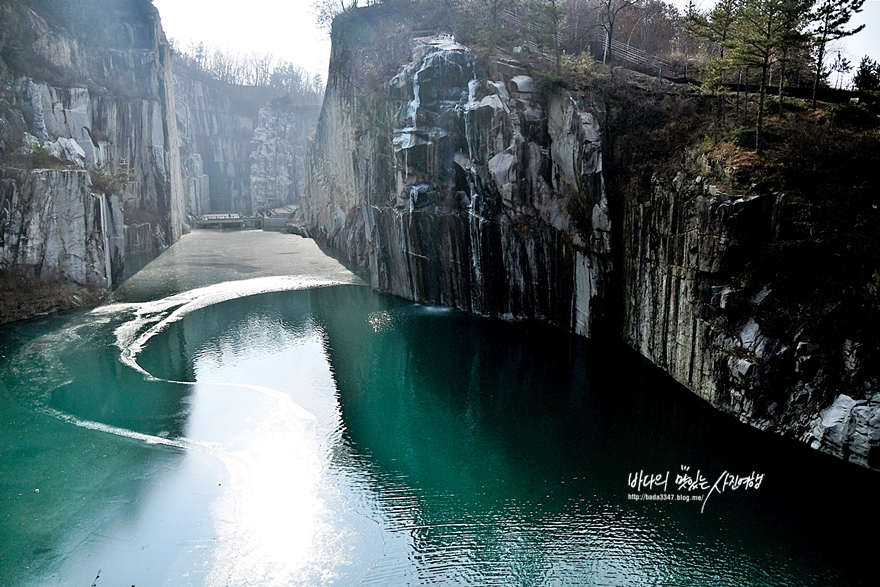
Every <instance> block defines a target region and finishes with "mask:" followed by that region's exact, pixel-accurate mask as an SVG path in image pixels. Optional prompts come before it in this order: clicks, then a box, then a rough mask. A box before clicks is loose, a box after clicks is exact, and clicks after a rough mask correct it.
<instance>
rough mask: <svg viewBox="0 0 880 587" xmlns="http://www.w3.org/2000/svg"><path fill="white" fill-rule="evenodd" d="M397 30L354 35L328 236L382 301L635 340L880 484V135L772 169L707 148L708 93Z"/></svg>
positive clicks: (721, 402) (339, 78)
mask: <svg viewBox="0 0 880 587" xmlns="http://www.w3.org/2000/svg"><path fill="white" fill-rule="evenodd" d="M389 30H394V31H396V30H397V29H394V28H389V26H388V24H387V21H385V20H383V17H382V16H381V14H380V12H379V11H376V10H373V11H369V10H363V11H355V12H353V13H349V14H346V15H343V16H342V17H339V18H337V20H336V22H335V23H334V30H333V44H332V56H331V67H330V76H329V78H328V86H327V92H326V95H325V102H324V106H323V110H322V113H321V116H320V119H319V123H318V128H317V131H316V134H315V138H314V142H313V144H312V147H311V152H310V158H309V184H308V191H307V194H306V197H305V198H304V200H303V205H302V210H303V214H304V221H305V225H306V230H307V231H308V232H309V234H311V235H313V236H315V237H316V238H318V239H319V240H323V241H324V242H326V243H328V244H330V245H331V246H333V247H336V248H337V249H340V250H341V251H342V252H343V253H344V254H345V255H346V256H347V257H348V258H349V259H351V261H352V262H354V263H357V264H359V265H361V266H365V267H368V268H369V273H370V278H371V284H372V287H373V288H374V289H376V290H378V291H381V292H385V293H389V294H393V295H397V296H402V297H405V298H408V299H411V300H414V301H417V302H421V303H426V304H441V305H446V306H451V307H456V308H460V309H463V310H467V311H470V312H474V313H477V314H482V315H487V316H500V317H506V318H512V319H539V320H544V321H547V322H550V323H552V324H555V325H556V326H558V327H560V328H561V329H563V330H566V331H570V332H573V333H576V334H580V335H584V336H588V337H591V338H594V339H596V340H602V341H607V342H609V343H612V342H614V343H616V342H618V341H620V342H622V343H624V344H626V345H628V346H629V347H631V348H633V349H635V350H636V351H638V352H639V353H641V354H642V355H643V356H644V357H646V358H647V359H648V360H650V361H651V362H653V363H655V364H656V365H658V366H659V367H661V368H662V369H664V370H665V371H666V372H668V373H669V374H670V375H671V376H672V377H674V378H675V379H676V380H677V381H679V382H680V383H681V384H682V385H684V386H685V387H687V388H688V389H690V390H691V391H692V392H694V393H695V394H697V395H699V396H700V397H702V398H704V399H705V400H706V401H707V402H709V403H710V404H712V405H713V406H715V407H716V408H718V409H720V410H722V411H725V412H727V413H730V414H731V415H733V416H734V417H736V418H738V419H739V420H741V421H742V422H745V423H747V424H749V425H751V426H754V427H757V428H759V429H762V430H767V431H772V432H775V433H778V434H781V435H784V436H787V437H790V438H793V439H796V440H798V441H800V442H804V443H807V444H808V445H810V446H811V447H813V448H815V449H817V450H820V451H823V452H826V453H829V454H832V455H835V456H838V457H840V458H844V459H847V460H849V461H852V462H854V463H857V464H859V465H862V466H866V467H871V468H880V452H878V450H880V449H878V446H880V387H878V378H877V370H876V367H875V365H876V364H877V363H876V358H877V348H878V345H877V339H876V335H875V334H874V333H875V332H876V330H875V329H874V328H872V327H871V326H870V325H874V326H876V325H877V317H878V315H877V308H878V305H877V301H878V300H877V297H876V292H877V287H876V281H877V278H876V273H874V268H875V267H877V253H876V251H877V249H876V248H875V247H873V244H872V243H874V241H875V240H876V237H875V236H873V233H872V231H870V230H869V229H868V228H867V227H868V226H870V225H871V222H876V214H877V213H876V209H877V208H876V206H877V202H875V201H874V200H875V199H876V195H875V194H876V193H877V190H876V188H877V183H876V182H877V178H876V174H874V175H871V173H872V172H867V175H866V172H865V171H864V169H867V168H868V167H870V166H869V165H864V163H865V162H866V161H867V159H866V157H867V158H868V159H869V158H870V156H871V155H870V153H871V152H874V153H876V148H877V138H876V133H875V132H874V131H864V132H863V131H850V130H846V129H838V128H836V127H833V125H832V124H831V123H830V122H828V121H826V120H814V119H810V122H809V123H806V122H804V123H798V124H797V125H800V132H802V133H803V135H804V136H801V137H799V138H797V141H795V142H794V145H793V146H792V145H789V144H784V145H782V146H781V147H780V148H778V149H777V151H776V155H774V157H775V159H773V158H767V157H769V156H767V157H765V158H763V159H762V158H756V156H755V155H754V153H752V154H749V153H748V151H747V150H744V149H742V148H741V147H739V146H737V145H736V144H734V143H731V142H725V141H724V140H719V141H710V140H708V139H707V138H704V137H705V134H701V133H704V132H705V131H703V130H702V129H703V128H705V126H702V127H701V124H702V123H703V122H704V121H706V120H710V119H711V113H712V112H713V110H712V107H711V103H709V102H708V100H707V98H703V97H701V96H700V95H698V94H696V93H694V92H693V91H691V89H690V88H689V87H687V86H686V85H679V84H673V83H670V82H666V81H664V80H658V79H656V78H648V77H646V76H642V75H640V74H636V73H633V72H624V71H622V70H611V69H602V68H597V70H596V71H595V72H594V74H593V75H592V76H591V77H590V79H588V80H582V81H581V82H579V83H558V81H554V80H553V79H552V76H546V75H542V71H541V70H542V69H543V70H547V69H552V64H549V63H547V64H545V65H544V66H543V68H542V67H541V66H540V65H538V66H537V67H536V65H535V63H534V62H532V63H527V62H524V61H518V60H517V59H516V58H515V57H513V56H511V55H508V56H507V57H505V56H504V55H498V56H496V57H490V58H485V56H484V57H480V58H478V57H477V56H476V55H475V54H474V52H473V51H471V50H470V49H469V48H468V47H465V46H463V45H461V44H459V43H457V42H456V41H455V40H454V39H453V38H452V37H451V36H449V35H444V34H443V31H433V32H432V34H429V35H425V34H424V33H413V34H411V35H410V36H409V37H406V36H405V35H403V37H406V38H405V42H398V44H397V45H395V46H393V47H389V46H388V44H389V38H391V35H389V33H388V31H389ZM413 30H419V29H418V28H415V27H414V28H413ZM378 47H381V51H380V50H379V49H377V48H378ZM380 52H381V53H383V54H385V55H390V56H391V58H390V59H389V61H393V60H394V58H397V59H398V62H399V63H402V64H403V65H401V66H399V67H396V68H393V67H385V68H384V69H383V68H382V67H380V66H377V59H376V55H377V54H378V53H380ZM380 65H381V63H380ZM548 77H549V78H550V79H549V83H548ZM813 118H815V117H813ZM780 124H782V122H780ZM797 125H794V126H797ZM805 125H806V126H805ZM810 125H812V126H810ZM823 125H824V126H823ZM807 126H809V127H810V128H807ZM810 130H815V133H814V134H812V133H810V132H809V131H810ZM847 133H849V134H847ZM856 145H860V146H856ZM817 153H821V154H817ZM808 170H809V171H808ZM828 174H831V175H832V176H833V177H832V181H828V179H829V178H828V177H826V175H828ZM841 178H846V179H845V180H842V179H841ZM871 185H873V186H874V187H873V188H870V187H868V188H866V186H871ZM841 193H845V194H846V197H845V198H840V199H841V200H844V199H845V200H846V202H845V204H844V203H843V202H842V201H840V202H838V201H835V200H834V199H833V198H834V197H835V194H841ZM830 217H834V218H835V221H836V222H838V223H839V224H838V225H836V226H833V227H831V226H828V223H827V220H828V218H830ZM844 235H845V236H844ZM872 284H873V285H872Z"/></svg>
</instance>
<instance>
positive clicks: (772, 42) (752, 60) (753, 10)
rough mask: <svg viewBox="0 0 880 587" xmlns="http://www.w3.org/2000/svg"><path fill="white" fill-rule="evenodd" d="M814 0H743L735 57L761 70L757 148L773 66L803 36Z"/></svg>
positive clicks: (761, 140) (760, 147) (761, 145)
mask: <svg viewBox="0 0 880 587" xmlns="http://www.w3.org/2000/svg"><path fill="white" fill-rule="evenodd" d="M812 1H813V0H742V2H741V3H740V5H739V9H738V10H737V17H736V26H735V28H734V31H733V38H732V40H731V47H732V49H733V51H732V58H733V59H734V60H736V61H737V62H738V63H739V64H741V65H745V66H752V67H757V68H758V69H759V70H760V72H761V81H760V90H759V99H758V121H757V128H756V132H755V150H756V151H757V152H758V153H761V152H762V150H763V148H764V137H763V129H764V98H765V96H766V94H767V78H768V73H769V71H770V66H771V64H773V63H774V62H775V61H776V60H778V59H779V58H780V57H781V56H782V55H783V54H784V52H785V51H786V50H787V48H788V47H791V46H792V44H793V43H795V42H797V40H798V39H800V38H802V37H801V35H800V31H801V30H802V28H803V27H804V25H805V24H806V17H807V14H808V12H809V9H810V6H811V5H812Z"/></svg>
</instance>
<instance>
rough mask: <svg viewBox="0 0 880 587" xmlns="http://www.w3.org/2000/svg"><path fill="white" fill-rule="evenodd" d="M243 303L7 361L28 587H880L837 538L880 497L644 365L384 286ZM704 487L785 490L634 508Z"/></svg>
mask: <svg viewBox="0 0 880 587" xmlns="http://www.w3.org/2000/svg"><path fill="white" fill-rule="evenodd" d="M261 283H263V282H261ZM265 283H269V282H265ZM265 283H263V285H265ZM272 283H274V282H272ZM219 287H220V289H211V288H208V289H207V290H205V291H206V292H208V293H205V294H198V295H197V294H184V295H185V296H190V297H189V298H187V299H188V300H189V301H188V302H187V303H186V304H183V305H181V304H180V303H177V302H175V303H171V302H168V300H170V299H171V298H168V299H166V300H162V301H159V302H157V303H154V304H153V305H150V304H144V305H129V306H124V305H123V306H117V307H115V309H113V307H111V308H110V309H105V310H102V311H99V312H96V313H94V314H91V315H85V316H83V317H80V318H78V319H75V320H73V321H71V322H66V323H65V322H64V321H57V322H56V324H55V326H54V327H53V326H52V325H51V322H52V321H49V322H48V323H47V324H48V325H44V326H41V327H40V328H42V330H40V328H37V327H36V326H33V328H34V329H35V330H34V331H33V332H32V333H31V334H30V335H28V336H30V339H29V340H22V341H21V343H20V344H18V346H15V345H12V346H10V345H7V346H6V348H5V349H4V354H6V358H5V359H3V361H4V362H3V369H2V381H3V383H4V384H5V385H6V387H5V388H2V389H0V392H2V393H0V399H2V400H3V402H4V403H3V406H4V410H5V412H4V417H5V419H4V421H3V429H2V432H3V437H2V438H3V439H4V446H7V447H11V450H9V451H6V452H4V457H3V460H2V461H0V465H2V467H3V469H2V473H3V476H4V482H5V483H6V484H7V485H6V486H7V488H8V489H10V490H11V492H12V493H16V494H19V495H20V496H21V497H20V498H19V500H18V501H13V502H6V503H5V504H3V505H2V506H0V508H2V509H0V515H3V516H4V519H7V520H20V521H21V522H20V523H17V524H10V525H8V526H7V528H8V530H7V531H6V532H4V537H3V539H2V541H0V555H2V557H3V561H4V564H3V568H2V572H0V579H2V581H0V582H3V583H6V584H10V585H31V584H40V585H53V584H57V585H79V584H87V583H88V582H89V581H92V580H93V578H94V573H95V571H96V570H97V568H99V567H100V568H102V569H103V571H102V581H106V582H107V583H108V584H111V583H113V584H142V583H143V584H163V583H165V584H174V585H212V586H213V585H249V584H260V585H279V586H281V585H310V586H311V585H321V584H330V583H333V584H341V585H420V584H425V583H438V584H448V585H468V584H471V585H523V586H526V585H528V586H531V585H602V584H613V585H633V586H635V585H681V584H688V585H707V586H708V585H712V586H716V585H731V586H733V585H737V586H740V585H813V584H839V585H860V584H864V585H868V584H872V583H871V582H870V581H869V580H868V578H869V577H870V575H869V573H868V568H867V566H868V565H867V562H865V563H864V564H862V561H870V560H871V559H870V558H868V556H867V553H866V552H865V549H867V548H868V546H860V545H859V544H855V543H852V544H848V543H847V541H846V540H843V539H841V540H836V541H834V542H833V543H831V544H829V543H827V542H826V541H825V540H824V539H823V538H822V537H825V536H838V537H845V536H849V535H851V534H850V532H851V526H852V525H853V524H854V523H855V522H854V521H853V518H852V514H851V512H852V504H851V503H850V502H849V498H850V496H851V495H852V494H853V492H854V491H856V490H858V491H860V492H862V494H867V495H872V494H873V493H872V492H874V491H876V490H877V488H878V487H877V485H878V483H877V481H876V479H875V476H874V475H872V474H870V473H869V472H867V471H863V470H860V469H859V470H857V469H855V468H853V467H847V466H844V464H843V463H840V462H837V461H834V460H833V459H829V458H824V457H823V456H822V455H817V454H816V453H814V452H812V451H810V450H809V449H807V448H805V447H802V446H799V445H796V444H792V443H789V442H786V441H783V440H782V439H779V438H777V437H775V436H772V435H766V434H761V433H759V432H757V431H754V430H752V429H750V428H747V427H745V426H742V425H740V424H739V423H737V422H735V421H732V420H731V419H729V418H727V417H725V416H723V415H721V414H718V413H717V412H715V411H714V410H712V409H711V408H710V407H708V406H707V405H706V404H704V403H703V402H701V401H700V400H698V399H697V398H695V397H694V396H693V395H691V394H690V393H688V392H687V391H686V390H683V389H682V388H680V387H679V386H677V385H675V384H673V383H671V382H670V380H669V378H668V377H666V376H664V375H662V374H661V373H660V372H659V371H658V370H657V369H655V368H653V367H650V366H649V365H648V364H647V363H646V362H644V361H642V360H640V359H638V358H637V357H636V356H635V355H634V354H633V353H631V352H629V351H626V350H624V349H619V348H599V347H597V346H596V345H594V344H592V343H590V342H589V341H586V340H584V339H582V338H579V337H574V336H568V335H565V334H561V333H560V332H559V331H558V330H555V329H552V328H550V327H547V326H545V325H541V324H537V323H531V322H514V323H511V322H504V321H500V320H488V319H482V318H475V317H472V316H468V315H465V314H462V313H459V312H455V311H450V310H443V309H438V308H432V307H424V306H419V305H414V304H411V303H409V302H404V301H402V300H399V299H396V298H387V297H381V296H378V295H376V294H374V293H372V292H371V291H369V289H367V288H365V287H357V286H334V287H323V288H315V289H308V290H299V291H275V292H267V293H260V294H259V295H251V294H255V293H256V292H257V291H261V290H260V288H256V287H252V286H248V285H243V286H241V288H242V289H241V291H240V292H238V293H235V292H233V293H230V292H229V291H226V290H223V289H222V288H223V287H225V286H219ZM248 287H251V289H250V290H249V289H248ZM261 287H263V286H262V285H261ZM279 288H281V287H280V286H279ZM281 289H283V288H281ZM262 291H265V288H264V289H263V290H262ZM218 292H219V294H218ZM215 294H217V295H216V296H215V297H213V298H212V297H211V296H212V295H215ZM220 294H222V295H220ZM138 324H139V326H137V327H135V326H133V325H138ZM24 330H26V329H24ZM24 330H23V331H24ZM23 331H22V332H23ZM21 336H23V337H24V338H25V339H26V338H28V336H24V334H22V335H21ZM121 341H127V342H125V343H124V344H122V343H121ZM117 345H118V347H117ZM13 347H15V348H13ZM120 353H121V355H120ZM53 365H55V366H57V372H54V373H53V371H52V366H53ZM53 377H54V379H53ZM52 381H54V383H51V382H52ZM47 382H49V383H47ZM46 389H52V390H53V391H52V392H51V393H50V394H49V395H46V394H45V393H42V392H40V390H44V391H45V390H46ZM29 390H30V391H29ZM8 398H14V400H15V402H14V403H13V402H9V401H7V399H8ZM22 407H24V408H25V409H24V410H23V409H22ZM7 408H8V410H7ZM31 430H36V431H38V433H39V434H40V435H41V436H40V437H38V438H32V437H30V436H29V435H28V434H29V432H28V431H31ZM35 443H36V444H39V447H37V448H34V446H35ZM89 446H91V449H90V448H88V447H89ZM4 450H5V449H4ZM71 450H72V451H73V452H71ZM93 453H94V454H93ZM108 455H109V458H108ZM682 465H685V466H690V467H691V468H692V470H691V473H695V472H696V470H697V469H699V470H701V471H702V473H703V474H704V475H705V476H706V477H707V478H708V479H709V482H710V483H712V482H714V481H715V480H716V479H717V478H718V476H719V475H721V474H722V473H723V472H725V471H727V472H730V473H734V474H742V475H748V474H750V473H752V472H753V471H754V472H758V473H762V474H764V475H765V479H764V481H763V483H762V484H761V485H760V487H758V488H752V489H750V490H745V489H739V490H737V491H733V490H727V491H724V492H723V493H717V494H715V495H712V496H711V498H710V500H709V501H708V502H707V503H706V507H705V510H704V512H703V513H701V505H700V503H698V502H691V503H684V502H680V501H679V502H676V501H672V502H654V501H651V502H642V501H635V500H632V499H630V498H629V497H630V495H631V494H633V493H660V490H658V489H656V488H654V490H653V491H652V490H647V489H642V490H641V491H637V490H634V489H632V488H630V487H629V486H628V481H629V480H630V479H631V478H632V474H633V473H639V472H644V473H645V474H654V473H665V472H669V473H670V474H671V476H672V478H673V480H674V478H675V476H676V474H678V473H680V472H681V471H682V469H681V467H682ZM55 466H58V468H59V469H61V470H63V471H65V472H64V474H63V479H61V477H58V475H57V474H56V473H54V472H53V467H55ZM96 471H97V472H99V473H100V478H99V479H98V480H96V479H95V478H94V477H93V475H94V472H96ZM56 477H58V478H57V479H56ZM8 479H11V480H14V481H6V480H8ZM108 480H112V483H109V482H108ZM34 487H40V488H41V492H40V493H39V494H35V493H34V490H33V488H34ZM666 493H669V494H674V493H679V494H683V493H687V492H686V491H681V490H678V489H676V488H675V487H674V484H673V482H672V481H670V482H669V484H668V487H667V488H666ZM693 493H701V492H693ZM702 493H705V492H702ZM25 495H27V498H25V497H23V496H25ZM35 496H36V497H35ZM36 499H43V500H45V501H44V502H38V501H36ZM858 507H859V516H858V519H859V523H861V524H864V525H866V526H867V527H871V526H872V525H873V524H874V523H875V522H876V521H877V520H878V519H880V516H878V513H877V506H876V505H875V504H870V503H859V506H858ZM31 519H37V520H42V521H34V522H25V520H31ZM11 560H27V561H29V562H30V563H31V566H32V568H34V569H38V571H23V570H22V571H19V570H15V568H14V567H12V566H10V565H7V564H6V562H8V561H11ZM96 561H97V562H96ZM84 581H85V583H84Z"/></svg>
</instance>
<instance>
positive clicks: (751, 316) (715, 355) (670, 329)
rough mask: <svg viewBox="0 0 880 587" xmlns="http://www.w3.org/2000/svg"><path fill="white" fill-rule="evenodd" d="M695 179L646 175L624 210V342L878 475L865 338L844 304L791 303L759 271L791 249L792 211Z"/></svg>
mask: <svg viewBox="0 0 880 587" xmlns="http://www.w3.org/2000/svg"><path fill="white" fill-rule="evenodd" d="M704 163H705V161H704ZM695 167H696V166H695ZM702 167H703V168H704V169H705V167H706V166H705V165H703V166H702ZM700 171H701V169H700V168H696V169H693V170H691V172H690V173H688V172H686V171H682V172H680V173H679V174H678V175H677V176H676V177H674V178H673V179H672V180H668V179H661V177H660V176H659V175H658V176H655V180H654V185H653V190H652V191H651V193H650V194H642V195H633V197H630V198H627V199H626V201H625V202H624V203H623V208H624V215H623V216H624V226H623V231H622V235H623V257H624V260H623V267H622V272H621V275H622V281H623V299H622V301H623V308H624V312H623V323H622V335H623V339H624V341H625V342H626V343H627V344H629V345H630V346H631V347H633V348H634V349H636V350H638V351H639V352H640V353H642V354H643V355H644V356H645V357H647V358H648V359H650V360H651V361H653V362H654V363H655V364H657V365H658V366H660V367H662V368H663V369H665V370H666V371H667V372H669V373H670V374H671V375H672V376H673V377H674V378H675V379H677V380H678V381H679V382H681V383H682V384H684V385H685V386H686V387H688V388H689V389H691V390H693V391H694V392H695V393H697V394H698V395H699V396H701V397H703V398H704V399H706V400H707V401H708V402H709V403H711V404H712V405H714V406H715V407H717V408H719V409H721V410H723V411H726V412H729V413H731V414H734V415H735V416H736V417H738V418H739V419H740V420H741V421H743V422H746V423H748V424H750V425H752V426H755V427H757V428H760V429H762V430H771V431H774V432H778V433H780V434H783V435H786V436H791V437H794V438H797V439H799V440H801V441H803V442H806V443H808V444H809V445H810V446H812V447H813V448H815V449H818V450H822V451H823V452H827V453H830V454H833V455H835V456H838V457H841V458H845V459H847V460H849V461H852V462H854V463H858V464H860V465H863V466H867V467H872V468H880V462H878V451H880V387H878V381H877V373H876V369H874V368H871V367H870V365H871V364H872V363H873V362H874V361H872V360H871V357H872V355H871V353H870V352H868V349H869V348H871V346H870V345H869V344H865V343H866V342H870V341H864V340H863V341H859V340H854V339H850V338H848V336H849V334H848V333H847V332H846V330H847V328H846V326H845V324H844V320H842V319H841V318H842V317H843V316H845V313H846V311H847V310H845V309H843V305H844V304H845V303H847V302H846V301H845V300H844V299H843V298H838V299H837V300H835V301H834V303H830V304H829V303H825V302H823V301H822V300H821V299H818V298H815V297H813V295H814V294H810V293H804V294H798V293H797V292H796V293H795V296H796V297H800V300H799V301H798V302H797V303H796V306H795V307H792V305H791V304H792V302H791V301H790V300H784V299H782V298H781V295H780V293H779V291H778V290H782V289H785V288H786V286H787V284H786V283H785V281H784V280H785V277H779V276H777V275H776V274H777V271H776V270H774V271H772V272H769V273H768V272H766V271H762V270H761V266H762V264H765V263H768V261H766V258H767V257H768V256H772V255H773V253H772V251H773V250H775V249H779V248H786V247H791V246H797V245H796V244H795V243H792V242H786V241H787V240H788V239H787V238H786V237H785V234H786V233H787V232H789V231H790V230H791V221H792V218H793V217H796V216H797V215H796V214H794V213H793V210H792V206H790V205H787V204H786V198H785V195H784V194H782V193H779V192H769V193H752V192H751V190H749V189H748V188H746V189H744V190H743V193H742V195H737V194H726V193H724V192H723V191H721V190H720V189H719V188H718V187H716V186H715V185H712V184H711V183H710V182H709V181H708V180H706V179H705V178H704V177H703V176H702V175H700ZM798 240H802V239H800V238H798ZM771 263H772V261H771ZM845 287H846V286H845V284H840V288H841V289H844V288H845Z"/></svg>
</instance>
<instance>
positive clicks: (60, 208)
mask: <svg viewBox="0 0 880 587" xmlns="http://www.w3.org/2000/svg"><path fill="white" fill-rule="evenodd" d="M0 202H2V204H3V210H4V213H5V215H8V216H7V217H6V218H4V230H3V232H2V247H3V258H2V262H3V268H6V267H18V268H22V269H24V270H25V272H26V273H31V274H35V275H38V276H41V277H46V278H50V279H58V280H63V281H70V282H73V283H76V284H78V285H90V286H100V287H103V286H106V285H107V275H108V268H109V274H110V277H111V280H112V278H113V277H114V273H118V272H120V271H121V269H122V264H121V260H122V253H123V251H122V250H121V247H120V242H119V240H120V239H119V237H120V235H121V233H122V227H121V225H120V224H119V220H121V219H120V218H119V216H120V214H117V215H116V217H115V218H114V217H113V215H112V213H111V212H110V211H109V209H110V208H111V207H112V206H105V204H104V203H103V202H104V201H103V200H102V199H101V198H97V197H95V196H93V195H92V193H91V182H90V181H89V176H88V173H87V172H86V171H84V170H52V169H43V170H36V171H18V170H5V171H3V172H2V173H0ZM102 206H105V208H104V210H103V211H102V210H101V207H102ZM115 209H116V210H119V211H120V212H121V210H120V208H119V207H118V205H117V206H115ZM114 220H115V221H116V222H114ZM105 231H106V234H105ZM105 237H106V238H105Z"/></svg>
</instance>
